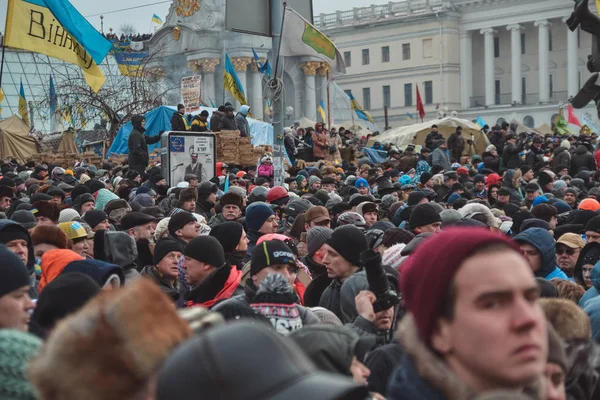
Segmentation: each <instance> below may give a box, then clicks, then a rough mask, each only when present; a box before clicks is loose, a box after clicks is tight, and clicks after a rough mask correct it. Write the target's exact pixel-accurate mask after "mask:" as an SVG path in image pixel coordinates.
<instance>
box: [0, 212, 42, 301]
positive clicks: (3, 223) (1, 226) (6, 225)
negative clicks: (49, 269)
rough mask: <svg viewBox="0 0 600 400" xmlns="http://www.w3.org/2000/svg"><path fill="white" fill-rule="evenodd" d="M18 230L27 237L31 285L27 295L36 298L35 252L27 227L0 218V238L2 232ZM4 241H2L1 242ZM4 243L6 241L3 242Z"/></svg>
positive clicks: (28, 268)
mask: <svg viewBox="0 0 600 400" xmlns="http://www.w3.org/2000/svg"><path fill="white" fill-rule="evenodd" d="M9 231H10V232H20V233H23V234H25V236H26V237H27V265H26V267H27V272H28V273H29V279H30V281H31V287H30V289H29V297H31V298H32V299H37V298H38V289H37V287H38V285H37V282H36V276H35V252H34V251H33V243H32V242H31V237H30V236H29V233H27V229H25V228H23V227H22V226H21V225H19V224H17V223H16V222H14V221H12V220H10V219H0V238H2V236H3V232H6V233H7V232H9ZM3 243H4V242H3ZM4 244H6V243H4Z"/></svg>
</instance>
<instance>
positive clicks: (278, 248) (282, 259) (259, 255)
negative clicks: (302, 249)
mask: <svg viewBox="0 0 600 400" xmlns="http://www.w3.org/2000/svg"><path fill="white" fill-rule="evenodd" d="M278 264H289V265H296V256H295V255H294V252H293V251H292V249H290V248H289V247H288V245H287V244H285V243H284V242H282V241H281V240H265V241H264V242H262V243H261V244H258V245H256V247H255V248H254V251H253V252H252V261H250V276H253V275H256V274H257V273H259V272H260V271H262V270H263V269H265V268H267V267H270V266H272V265H278Z"/></svg>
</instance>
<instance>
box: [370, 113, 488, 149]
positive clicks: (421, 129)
mask: <svg viewBox="0 0 600 400" xmlns="http://www.w3.org/2000/svg"><path fill="white" fill-rule="evenodd" d="M434 124H435V125H437V126H438V130H439V132H440V133H442V135H444V137H445V138H446V139H448V137H449V136H450V135H451V134H452V133H454V132H455V131H456V127H458V126H462V128H463V136H464V137H465V139H466V140H469V139H471V138H472V139H473V143H474V146H469V145H468V144H467V145H466V147H465V151H466V152H467V153H468V154H469V155H474V154H481V153H482V152H484V151H485V148H486V147H487V146H489V144H490V142H489V140H488V138H487V137H486V136H485V134H483V133H482V132H481V130H480V128H479V125H477V124H476V123H474V122H471V121H468V120H466V119H460V118H454V117H447V118H443V119H436V120H433V121H427V122H422V123H417V124H413V125H407V126H402V127H399V128H395V129H392V130H389V131H387V132H385V133H384V134H383V135H379V136H372V137H371V139H369V143H368V146H372V145H373V143H375V142H376V141H377V142H380V143H382V144H387V143H391V144H393V145H395V146H396V147H399V148H403V147H404V146H406V145H408V144H411V143H412V144H414V145H418V146H424V145H425V139H426V138H427V135H428V134H429V133H430V132H431V126H432V125H434Z"/></svg>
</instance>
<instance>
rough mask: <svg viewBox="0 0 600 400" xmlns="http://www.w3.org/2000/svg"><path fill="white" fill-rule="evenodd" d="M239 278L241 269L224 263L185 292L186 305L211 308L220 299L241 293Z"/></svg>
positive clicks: (242, 290)
mask: <svg viewBox="0 0 600 400" xmlns="http://www.w3.org/2000/svg"><path fill="white" fill-rule="evenodd" d="M241 278H242V271H240V270H238V269H237V268H236V267H232V266H231V265H229V264H224V265H222V266H220V267H219V268H217V269H215V270H214V271H213V272H211V273H210V274H209V275H208V276H207V277H206V279H204V280H203V281H202V282H201V283H200V284H199V285H198V286H195V287H193V288H191V289H190V290H189V291H188V292H187V293H186V294H185V300H186V305H187V306H188V307H193V306H197V305H198V306H204V307H207V308H211V307H213V306H214V305H215V304H216V303H217V302H219V301H221V300H227V299H230V298H231V297H233V296H238V295H243V293H244V289H243V288H242V287H241V286H240V280H241Z"/></svg>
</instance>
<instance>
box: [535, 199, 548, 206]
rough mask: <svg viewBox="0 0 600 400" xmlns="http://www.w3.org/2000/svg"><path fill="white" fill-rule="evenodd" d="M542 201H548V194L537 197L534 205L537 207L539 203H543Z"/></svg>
mask: <svg viewBox="0 0 600 400" xmlns="http://www.w3.org/2000/svg"><path fill="white" fill-rule="evenodd" d="M542 203H548V198H547V197H546V196H538V197H536V198H535V199H533V206H532V207H535V206H537V205H538V204H542Z"/></svg>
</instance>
